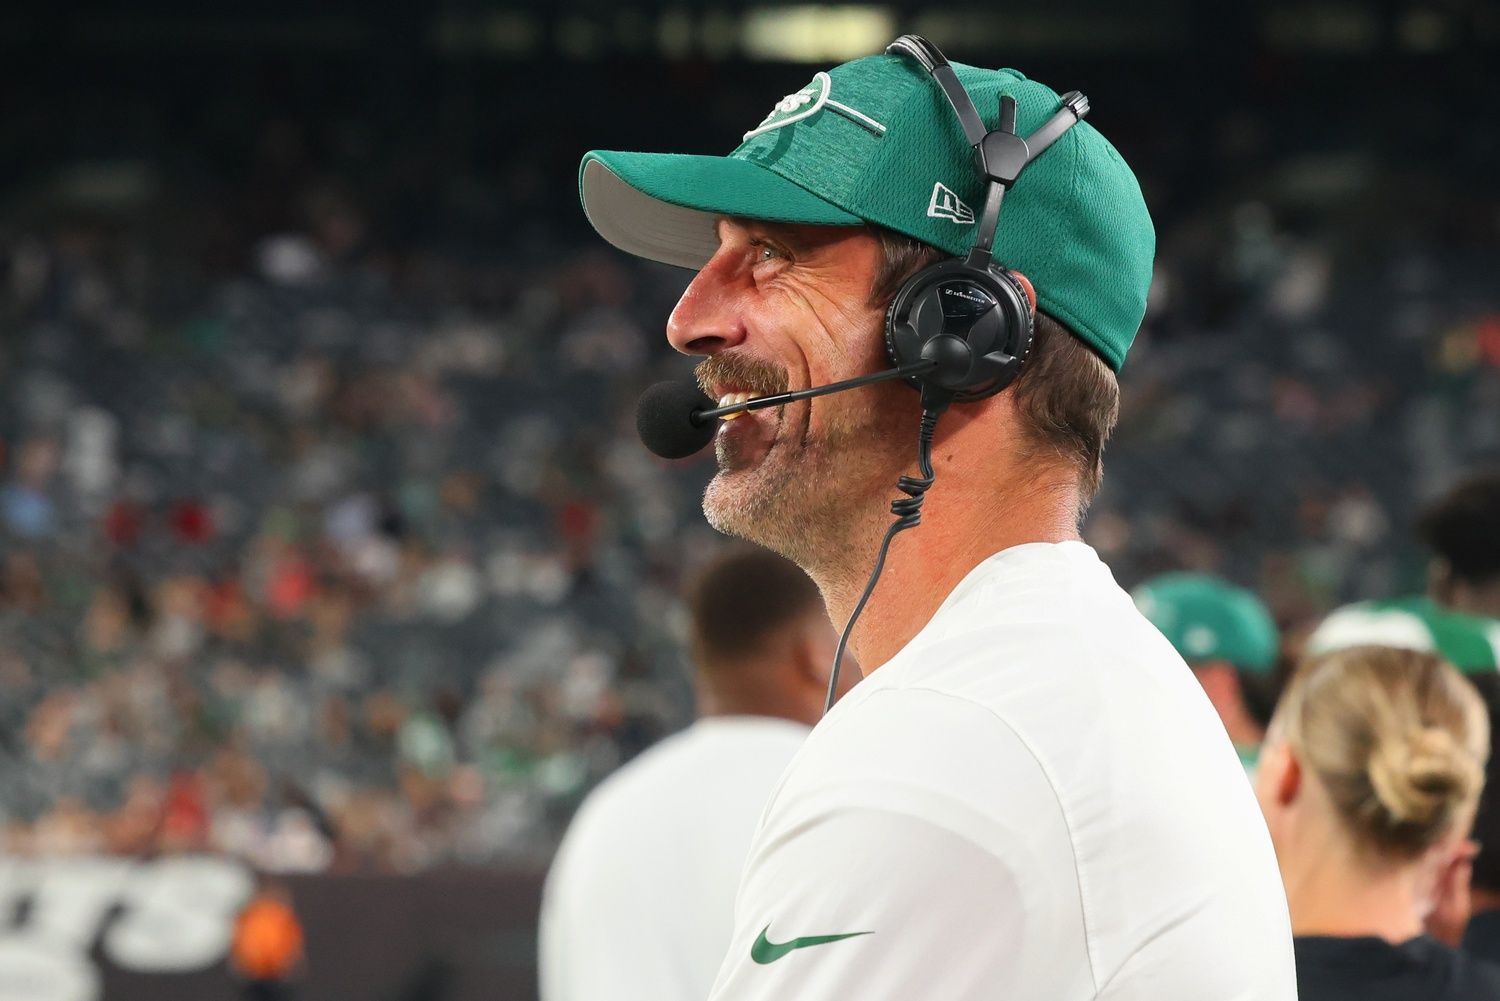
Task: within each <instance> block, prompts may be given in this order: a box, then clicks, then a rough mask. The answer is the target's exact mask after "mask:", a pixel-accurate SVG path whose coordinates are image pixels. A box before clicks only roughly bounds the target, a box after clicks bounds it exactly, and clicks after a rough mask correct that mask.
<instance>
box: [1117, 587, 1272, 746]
mask: <svg viewBox="0 0 1500 1001" xmlns="http://www.w3.org/2000/svg"><path fill="white" fill-rule="evenodd" d="M1131 597H1133V598H1134V599H1135V603H1136V605H1137V606H1138V607H1139V608H1140V610H1141V613H1142V614H1143V615H1145V616H1146V618H1147V619H1150V620H1151V624H1152V625H1154V626H1155V627H1156V628H1157V629H1160V630H1161V632H1162V635H1164V636H1166V638H1167V639H1168V640H1169V641H1170V642H1171V644H1172V646H1173V647H1175V648H1176V650H1177V652H1178V654H1180V655H1181V656H1182V659H1183V660H1185V661H1187V663H1188V666H1189V667H1190V668H1192V670H1193V676H1194V677H1196V678H1197V679H1198V683H1199V684H1201V685H1202V686H1203V690H1204V691H1205V692H1206V693H1207V694H1208V700H1209V701H1210V702H1212V703H1213V704H1214V709H1215V710H1216V711H1217V712H1218V714H1219V719H1221V720H1223V721H1224V729H1225V731H1226V732H1227V733H1228V734H1229V739H1230V740H1231V741H1233V742H1234V748H1235V751H1237V752H1238V753H1239V756H1240V761H1241V762H1242V763H1243V764H1244V766H1245V770H1246V771H1247V772H1250V773H1252V774H1253V773H1254V770H1255V763H1256V759H1257V758H1258V756H1259V754H1260V745H1261V741H1262V740H1264V739H1265V735H1266V725H1267V724H1268V723H1269V722H1270V719H1271V709H1272V707H1273V706H1274V705H1275V704H1276V693H1275V691H1274V689H1273V683H1274V675H1275V669H1276V656H1277V651H1278V649H1279V647H1280V637H1279V636H1278V634H1277V630H1276V623H1275V622H1273V621H1272V620H1271V613H1270V612H1269V611H1267V610H1266V606H1265V605H1263V604H1262V603H1261V601H1260V599H1259V598H1257V597H1256V596H1255V595H1254V594H1252V593H1251V592H1249V591H1247V590H1245V589H1244V588H1241V587H1235V586H1234V585H1233V584H1230V583H1229V582H1227V581H1223V580H1219V579H1218V578H1216V577H1211V576H1208V575H1206V574H1188V573H1173V574H1163V575H1161V576H1159V577H1153V578H1151V579H1150V580H1148V581H1146V582H1145V583H1144V584H1141V585H1140V586H1139V587H1137V588H1136V589H1135V590H1134V591H1133V592H1132V593H1131Z"/></svg>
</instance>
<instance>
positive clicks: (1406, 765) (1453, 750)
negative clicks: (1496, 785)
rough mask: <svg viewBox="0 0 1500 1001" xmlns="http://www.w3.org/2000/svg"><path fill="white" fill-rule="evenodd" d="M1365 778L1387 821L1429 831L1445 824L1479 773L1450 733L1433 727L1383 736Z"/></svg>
mask: <svg viewBox="0 0 1500 1001" xmlns="http://www.w3.org/2000/svg"><path fill="white" fill-rule="evenodd" d="M1369 776H1370V785H1371V786H1372V787H1373V788H1374V791H1375V796H1376V798H1377V799H1378V800H1379V802H1380V806H1381V807H1382V809H1383V811H1384V812H1385V814H1386V815H1387V818H1388V820H1389V822H1390V824H1392V825H1393V826H1394V825H1402V826H1410V827H1417V828H1428V829H1431V828H1440V827H1445V826H1446V825H1447V824H1448V823H1449V822H1450V821H1451V820H1452V818H1453V815H1454V813H1455V812H1456V811H1457V809H1458V807H1459V806H1460V805H1461V804H1462V803H1464V802H1465V801H1466V800H1467V799H1468V798H1469V797H1470V795H1472V793H1473V790H1474V788H1475V786H1476V784H1477V783H1478V782H1480V781H1481V779H1482V777H1483V776H1482V775H1481V774H1480V769H1479V766H1478V765H1477V763H1476V762H1475V761H1474V760H1473V756H1472V755H1470V754H1468V753H1467V752H1466V751H1465V749H1464V748H1463V747H1462V746H1461V745H1460V744H1459V742H1458V740H1457V739H1455V737H1454V736H1453V734H1452V732H1450V731H1449V730H1447V729H1445V728H1443V727H1437V726H1428V727H1422V728H1421V729H1418V730H1413V731H1408V732H1407V733H1405V734H1402V735H1395V734H1392V735H1389V736H1386V737H1385V739H1382V740H1381V741H1380V742H1379V743H1378V744H1377V745H1376V747H1375V750H1374V752H1373V753H1372V754H1371V756H1370V764H1369Z"/></svg>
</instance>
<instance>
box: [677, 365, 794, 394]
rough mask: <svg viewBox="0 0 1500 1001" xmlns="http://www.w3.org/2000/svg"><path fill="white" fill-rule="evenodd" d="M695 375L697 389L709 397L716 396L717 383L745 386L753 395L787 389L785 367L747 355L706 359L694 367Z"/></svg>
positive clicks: (781, 391)
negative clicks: (714, 394)
mask: <svg viewBox="0 0 1500 1001" xmlns="http://www.w3.org/2000/svg"><path fill="white" fill-rule="evenodd" d="M693 378H695V379H696V380H697V381H698V388H699V389H701V390H703V392H705V393H707V394H708V395H709V396H712V395H713V393H714V391H713V387H714V386H715V385H721V386H722V385H730V386H742V387H744V389H745V390H746V391H748V392H749V393H751V394H752V395H754V396H770V395H771V394H772V393H784V392H786V388H787V375H786V370H785V369H783V368H780V367H779V366H776V365H773V364H771V363H770V362H767V361H761V360H760V359H758V358H749V357H746V356H744V355H714V356H713V357H711V358H705V359H703V361H701V362H699V363H698V367H697V368H695V369H693Z"/></svg>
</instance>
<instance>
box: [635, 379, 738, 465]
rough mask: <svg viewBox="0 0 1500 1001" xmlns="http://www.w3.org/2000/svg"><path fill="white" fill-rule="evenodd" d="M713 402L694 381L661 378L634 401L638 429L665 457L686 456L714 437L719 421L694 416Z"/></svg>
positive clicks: (648, 446)
mask: <svg viewBox="0 0 1500 1001" xmlns="http://www.w3.org/2000/svg"><path fill="white" fill-rule="evenodd" d="M713 406H714V401H713V400H710V399H709V398H708V397H707V396H706V395H704V393H703V391H702V390H701V389H699V388H698V387H697V386H695V385H693V384H692V383H691V382H658V383H657V384H656V385H654V386H652V387H651V388H650V389H648V390H646V391H645V392H644V393H642V394H641V399H640V402H639V403H637V404H636V405H635V430H636V433H637V434H639V435H640V436H641V441H642V443H644V444H645V446H646V447H647V448H649V449H650V450H651V451H653V452H655V453H656V454H657V455H659V456H661V457H662V458H663V459H683V458H686V457H687V456H689V455H692V454H693V453H694V452H697V451H700V450H702V448H703V447H704V446H705V445H707V444H708V443H709V442H710V441H713V437H714V432H715V431H716V430H718V423H719V422H718V421H716V420H706V421H703V422H702V423H701V424H700V423H696V422H694V420H693V411H695V410H711V409H713Z"/></svg>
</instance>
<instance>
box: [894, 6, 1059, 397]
mask: <svg viewBox="0 0 1500 1001" xmlns="http://www.w3.org/2000/svg"><path fill="white" fill-rule="evenodd" d="M885 51H886V52H887V53H891V54H900V55H905V56H909V57H911V58H912V59H915V60H916V61H917V62H918V63H920V64H921V65H922V68H923V69H925V70H926V71H927V72H928V73H930V74H931V75H932V78H933V79H934V80H935V81H937V84H938V86H939V87H940V88H941V89H942V91H943V95H944V96H945V97H946V98H947V99H948V103H949V104H950V105H952V107H953V111H954V114H956V115H957V116H958V120H959V123H960V124H961V125H962V126H963V130H964V137H965V138H966V139H967V140H968V141H969V145H970V146H972V147H973V148H974V164H975V167H976V169H978V171H979V174H980V176H981V177H983V178H984V179H985V194H984V209H983V212H982V213H981V214H980V217H979V229H978V234H977V236H976V237H975V240H974V249H973V250H971V251H970V252H969V256H968V257H954V258H949V259H948V260H945V261H939V262H938V263H936V264H933V265H931V266H929V267H926V268H923V269H922V270H921V271H919V272H917V273H916V274H915V275H913V276H912V277H911V278H909V279H907V280H906V282H905V283H904V284H902V286H901V288H900V289H899V290H898V291H897V292H896V296H895V298H894V299H892V300H891V305H890V309H888V310H887V311H886V316H885V350H886V354H887V356H888V357H889V358H890V362H891V365H892V366H893V367H895V368H903V367H906V366H909V365H913V364H916V363H919V362H922V361H927V362H931V363H934V367H933V368H932V369H931V370H930V371H928V372H924V373H922V374H921V375H917V376H913V377H911V378H910V379H909V380H908V381H909V382H910V383H911V384H912V385H914V386H916V387H917V388H919V389H920V390H921V391H922V406H923V409H924V410H936V411H942V410H944V409H946V408H947V406H948V404H949V403H952V402H954V401H958V402H963V401H967V400H979V399H983V398H984V397H986V396H992V395H994V394H995V393H998V392H1000V391H1001V390H1002V389H1004V388H1005V387H1006V386H1009V385H1010V384H1011V383H1012V382H1014V381H1015V379H1016V376H1017V375H1019V374H1020V371H1021V366H1022V365H1023V364H1025V362H1026V356H1027V354H1028V353H1029V352H1030V350H1031V335H1032V305H1031V300H1030V298H1029V297H1028V296H1027V294H1026V291H1025V290H1024V289H1023V288H1022V286H1021V282H1020V280H1019V279H1018V278H1016V276H1015V274H1014V273H1012V272H1011V271H1010V270H1009V269H1008V268H1005V267H1002V266H1001V265H999V264H996V263H995V262H994V261H993V260H992V259H991V256H990V254H991V249H992V248H993V247H994V243H995V233H996V231H997V229H998V228H999V224H1000V203H1001V201H1002V200H1003V199H1004V197H1005V193H1006V191H1008V190H1010V186H1011V185H1012V184H1014V183H1015V182H1016V178H1017V177H1019V176H1020V175H1021V171H1022V170H1024V169H1025V168H1026V165H1027V164H1029V163H1030V162H1031V161H1032V160H1034V159H1036V158H1037V157H1038V156H1039V155H1041V153H1042V151H1043V150H1045V149H1047V147H1049V146H1051V145H1052V144H1053V143H1054V142H1056V141H1057V140H1058V139H1059V138H1060V137H1061V136H1062V134H1063V133H1064V132H1066V131H1068V129H1070V128H1072V127H1073V126H1074V125H1076V124H1078V122H1080V121H1082V120H1083V117H1084V116H1085V115H1087V114H1088V111H1089V102H1088V98H1086V97H1084V96H1083V95H1082V94H1080V93H1079V92H1078V91H1076V90H1074V91H1069V92H1068V93H1067V94H1065V95H1063V97H1062V107H1061V108H1059V109H1058V111H1057V112H1056V113H1055V114H1053V116H1052V117H1051V118H1049V119H1048V120H1047V121H1046V122H1045V123H1043V124H1042V126H1041V127H1040V128H1038V129H1037V130H1036V131H1035V132H1033V133H1031V135H1029V136H1026V137H1025V138H1022V137H1021V136H1018V135H1016V100H1015V98H1013V97H1011V96H1009V95H1002V96H1001V98H1000V122H999V126H1000V127H999V128H997V129H995V130H994V131H989V130H987V129H986V128H985V127H984V121H983V120H982V119H981V118H980V117H979V112H978V111H977V110H976V109H975V107H974V102H973V100H972V99H971V98H970V97H969V94H968V91H966V90H964V86H963V84H962V83H960V82H959V80H958V75H957V74H956V73H954V72H953V67H952V66H950V65H949V64H948V60H947V59H946V58H944V56H943V53H942V52H941V51H939V50H938V47H937V46H936V45H933V44H932V43H931V42H929V41H928V40H927V39H925V38H923V37H921V36H920V35H902V36H901V37H900V38H898V39H896V40H895V41H894V42H892V43H891V44H890V45H888V46H887V47H886V50H885Z"/></svg>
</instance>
